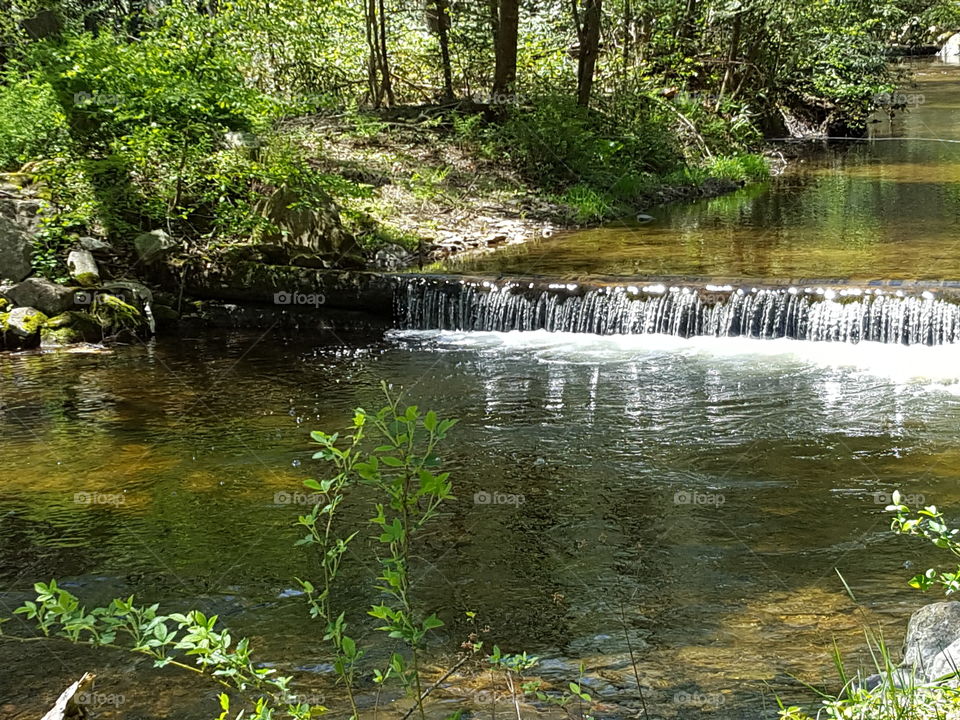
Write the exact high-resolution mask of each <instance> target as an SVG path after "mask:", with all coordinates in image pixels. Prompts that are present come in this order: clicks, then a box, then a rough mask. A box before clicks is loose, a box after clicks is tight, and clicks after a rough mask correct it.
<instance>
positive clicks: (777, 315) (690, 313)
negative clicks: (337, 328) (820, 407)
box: [397, 276, 960, 345]
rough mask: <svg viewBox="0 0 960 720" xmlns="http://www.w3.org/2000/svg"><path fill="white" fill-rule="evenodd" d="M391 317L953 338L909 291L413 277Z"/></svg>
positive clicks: (757, 334)
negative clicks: (395, 312)
mask: <svg viewBox="0 0 960 720" xmlns="http://www.w3.org/2000/svg"><path fill="white" fill-rule="evenodd" d="M914 290H915V292H914ZM397 313H398V316H399V318H400V322H401V323H402V325H403V326H404V327H405V328H408V329H441V330H481V331H482V330H486V331H500V332H507V331H511V330H548V331H551V332H573V333H595V334H598V335H612V334H645V333H663V334H667V335H676V336H680V337H691V336H697V335H707V336H715V337H735V336H743V337H750V338H782V337H788V338H795V339H797V340H816V341H826V342H845V343H857V342H860V341H862V340H871V341H876V342H882V343H898V344H904V345H942V344H947V343H955V342H958V341H960V305H958V304H956V302H953V301H951V300H950V299H944V298H943V297H940V296H938V295H935V294H934V293H933V292H930V291H929V290H922V291H921V289H920V288H919V287H915V288H914V289H913V290H907V291H905V290H903V289H894V288H891V287H889V286H887V287H848V286H843V287H837V288H825V287H752V286H749V285H747V286H742V287H733V286H732V285H710V284H705V285H702V286H693V285H679V284H677V285H671V286H668V285H666V284H663V283H659V282H658V283H652V284H646V285H642V284H638V285H619V284H603V285H601V284H578V283H556V282H554V283H548V282H544V281H541V280H532V281H527V280H523V281H521V280H498V281H492V280H478V279H457V278H452V277H431V276H413V277H411V278H410V279H409V280H407V281H406V282H405V283H403V284H402V286H401V287H400V288H399V290H398V295H397Z"/></svg>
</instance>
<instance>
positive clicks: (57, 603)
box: [4, 580, 323, 720]
mask: <svg viewBox="0 0 960 720" xmlns="http://www.w3.org/2000/svg"><path fill="white" fill-rule="evenodd" d="M34 589H35V591H36V593H37V595H36V598H35V600H31V601H27V602H25V603H24V604H23V605H22V606H20V607H19V608H17V609H16V610H14V613H15V614H17V615H22V616H23V617H24V618H25V619H26V620H32V621H33V622H34V623H35V625H36V627H37V629H38V630H40V632H41V633H43V635H44V636H45V637H48V638H60V639H63V640H66V641H69V642H72V643H82V644H88V645H93V646H98V647H109V648H119V649H125V650H129V651H130V652H134V653H138V654H141V655H146V656H147V657H149V658H151V659H152V660H153V666H154V667H157V668H162V667H167V666H172V667H178V668H180V669H183V670H189V671H192V672H195V673H198V674H201V675H205V676H207V677H209V678H211V679H212V680H214V681H215V682H217V683H219V684H221V685H223V686H225V687H227V688H230V689H231V690H235V691H238V692H240V693H242V694H243V695H244V696H245V697H246V698H247V702H248V703H249V707H248V708H247V709H245V710H241V712H240V713H239V714H238V715H236V716H233V717H235V718H237V720H241V719H242V718H249V719H250V720H269V718H270V717H272V713H273V712H274V709H273V707H274V705H282V706H284V712H285V717H289V718H293V719H294V720H308V718H311V717H314V716H315V715H316V714H318V712H320V711H322V710H323V708H320V707H319V706H314V707H311V706H309V705H307V704H306V703H299V702H293V703H290V702H285V700H284V699H285V698H289V696H290V681H291V678H289V677H283V676H279V675H276V671H275V670H272V669H271V668H266V667H258V665H257V663H256V662H255V661H254V659H253V654H252V650H251V648H250V641H249V640H248V639H247V638H241V639H239V640H236V641H234V638H233V637H232V636H231V635H230V633H229V631H227V630H221V629H218V626H217V621H218V618H217V616H216V615H211V616H209V617H207V616H206V615H204V614H203V613H202V612H200V611H198V610H192V611H190V612H188V613H172V614H170V615H162V614H160V613H159V605H137V604H136V603H135V601H134V597H133V596H132V595H131V596H130V597H128V598H116V599H114V600H112V601H111V602H110V604H109V605H107V606H105V607H95V608H91V609H87V608H86V607H84V606H83V605H81V604H80V601H79V599H78V598H77V597H76V596H75V595H73V594H71V593H70V592H69V591H67V590H65V589H63V588H61V587H59V586H58V585H57V582H56V581H55V580H51V581H50V582H49V583H37V584H36V585H35V586H34ZM4 638H5V639H8V640H14V641H16V640H19V641H21V642H26V641H29V640H30V639H31V638H19V637H16V636H9V635H5V636H4ZM191 662H192V664H191ZM220 706H221V709H222V710H223V711H224V713H226V711H228V710H229V709H230V703H229V698H228V697H227V696H226V695H220ZM250 709H252V713H251V712H250ZM221 717H226V714H224V715H221Z"/></svg>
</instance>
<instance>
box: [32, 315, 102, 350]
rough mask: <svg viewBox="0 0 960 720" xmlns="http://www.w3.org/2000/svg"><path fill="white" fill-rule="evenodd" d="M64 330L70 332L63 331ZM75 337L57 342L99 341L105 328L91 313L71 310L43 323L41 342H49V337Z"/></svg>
mask: <svg viewBox="0 0 960 720" xmlns="http://www.w3.org/2000/svg"><path fill="white" fill-rule="evenodd" d="M62 330H68V331H69V332H64V333H61V332H60V331H62ZM71 336H72V337H74V338H75V339H71V340H65V341H58V342H57V343H56V344H59V345H68V344H71V343H77V342H98V341H100V340H101V339H102V338H103V330H102V328H101V327H100V322H99V321H98V320H97V319H96V318H95V317H93V316H92V315H90V313H86V312H79V311H75V310H71V311H68V312H65V313H61V314H60V315H57V316H56V317H52V318H50V319H49V320H47V321H46V322H45V323H44V324H43V330H42V331H41V342H42V343H43V344H48V342H47V338H48V337H49V338H51V339H52V338H55V337H56V338H67V337H71Z"/></svg>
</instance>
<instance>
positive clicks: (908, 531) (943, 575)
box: [887, 491, 960, 595]
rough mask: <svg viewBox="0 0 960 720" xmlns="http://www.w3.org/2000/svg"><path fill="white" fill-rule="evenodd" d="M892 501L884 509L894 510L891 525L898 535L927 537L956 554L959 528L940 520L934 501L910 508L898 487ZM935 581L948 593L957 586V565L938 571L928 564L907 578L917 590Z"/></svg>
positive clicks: (959, 585) (959, 573) (959, 543)
mask: <svg viewBox="0 0 960 720" xmlns="http://www.w3.org/2000/svg"><path fill="white" fill-rule="evenodd" d="M892 500H893V503H892V504H891V505H888V506H887V510H888V511H892V512H894V513H896V514H895V515H894V517H893V521H892V523H891V529H892V530H893V531H894V532H895V533H897V534H898V535H913V536H916V537H922V538H925V539H927V540H929V541H930V542H931V543H933V544H934V545H935V546H937V547H938V548H943V549H944V550H947V551H948V552H949V553H951V554H952V555H954V556H955V557H960V539H958V537H957V535H958V534H960V528H951V527H950V526H949V525H947V523H946V521H945V520H944V517H943V513H942V512H940V511H939V510H938V509H937V507H936V506H935V505H929V506H927V507H924V508H921V509H919V510H916V511H914V510H911V509H910V508H909V507H908V506H907V505H906V504H905V503H904V502H903V500H904V498H903V496H902V495H901V494H900V492H899V491H895V492H894V493H893V496H892ZM937 585H939V586H940V587H942V588H943V591H944V593H946V594H947V595H951V594H953V593H955V592H957V591H958V590H960V566H958V567H957V568H954V569H953V570H952V571H949V570H948V571H945V572H943V571H939V570H937V569H935V568H929V569H927V570H926V571H925V572H922V573H920V574H919V575H916V576H915V577H913V578H912V579H911V580H910V586H911V587H915V588H917V589H919V590H929V589H930V588H931V587H935V586H937Z"/></svg>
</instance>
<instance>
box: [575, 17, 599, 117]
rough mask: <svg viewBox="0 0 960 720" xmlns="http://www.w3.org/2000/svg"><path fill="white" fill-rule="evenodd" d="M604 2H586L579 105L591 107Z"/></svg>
mask: <svg viewBox="0 0 960 720" xmlns="http://www.w3.org/2000/svg"><path fill="white" fill-rule="evenodd" d="M602 2H603V0H584V7H583V22H582V23H581V26H582V30H581V40H580V57H579V58H578V61H577V105H579V106H580V107H587V106H588V105H590V93H591V91H592V90H593V76H594V72H595V70H596V67H597V55H598V54H599V52H600V21H601V17H602V12H603V8H602Z"/></svg>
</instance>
